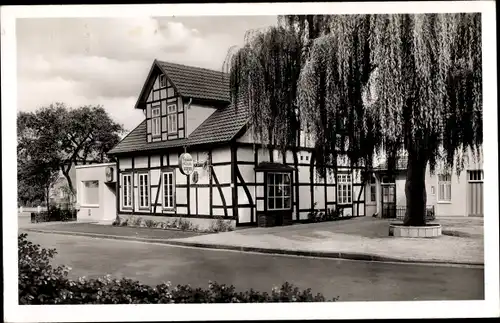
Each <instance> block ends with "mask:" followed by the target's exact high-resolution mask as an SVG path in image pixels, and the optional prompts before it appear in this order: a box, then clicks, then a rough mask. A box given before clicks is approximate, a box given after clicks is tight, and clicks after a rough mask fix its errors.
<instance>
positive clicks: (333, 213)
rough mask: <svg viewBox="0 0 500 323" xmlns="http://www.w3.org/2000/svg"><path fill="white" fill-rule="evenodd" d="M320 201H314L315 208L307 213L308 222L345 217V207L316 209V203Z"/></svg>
mask: <svg viewBox="0 0 500 323" xmlns="http://www.w3.org/2000/svg"><path fill="white" fill-rule="evenodd" d="M317 204H318V203H317V202H315V203H314V206H313V207H314V208H313V210H312V211H311V212H309V214H308V215H307V220H308V222H325V221H336V220H340V219H341V218H343V209H341V208H336V209H333V208H329V209H327V210H326V212H322V211H320V210H318V209H316V205H317Z"/></svg>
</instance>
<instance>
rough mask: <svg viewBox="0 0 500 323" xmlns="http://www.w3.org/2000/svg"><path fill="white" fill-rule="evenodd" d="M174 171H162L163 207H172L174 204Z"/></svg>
mask: <svg viewBox="0 0 500 323" xmlns="http://www.w3.org/2000/svg"><path fill="white" fill-rule="evenodd" d="M174 193H175V183H174V173H173V172H165V173H163V208H165V209H173V208H174V205H175V194H174Z"/></svg>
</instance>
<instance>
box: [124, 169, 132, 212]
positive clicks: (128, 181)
mask: <svg viewBox="0 0 500 323" xmlns="http://www.w3.org/2000/svg"><path fill="white" fill-rule="evenodd" d="M122 206H123V207H132V174H123V175H122Z"/></svg>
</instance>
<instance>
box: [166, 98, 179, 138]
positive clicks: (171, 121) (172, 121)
mask: <svg viewBox="0 0 500 323" xmlns="http://www.w3.org/2000/svg"><path fill="white" fill-rule="evenodd" d="M167 128H168V133H169V134H172V133H177V105H176V104H170V105H168V106H167Z"/></svg>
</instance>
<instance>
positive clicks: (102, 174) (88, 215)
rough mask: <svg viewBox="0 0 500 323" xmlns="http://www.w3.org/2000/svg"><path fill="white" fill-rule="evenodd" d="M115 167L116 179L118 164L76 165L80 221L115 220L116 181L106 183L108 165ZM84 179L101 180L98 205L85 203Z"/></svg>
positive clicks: (78, 216) (78, 215)
mask: <svg viewBox="0 0 500 323" xmlns="http://www.w3.org/2000/svg"><path fill="white" fill-rule="evenodd" d="M109 166H112V167H114V168H113V169H114V178H115V179H116V174H117V173H116V164H100V165H87V166H84V167H76V183H75V187H76V190H77V191H76V199H77V203H78V204H79V205H80V210H79V211H78V212H77V220H78V221H103V220H113V219H114V218H115V217H116V195H115V190H114V186H115V185H116V184H115V183H112V184H106V167H109ZM83 181H98V182H99V188H98V190H99V193H98V194H99V203H98V204H97V205H85V204H83V200H82V194H83V191H82V190H83V183H82V182H83Z"/></svg>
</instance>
